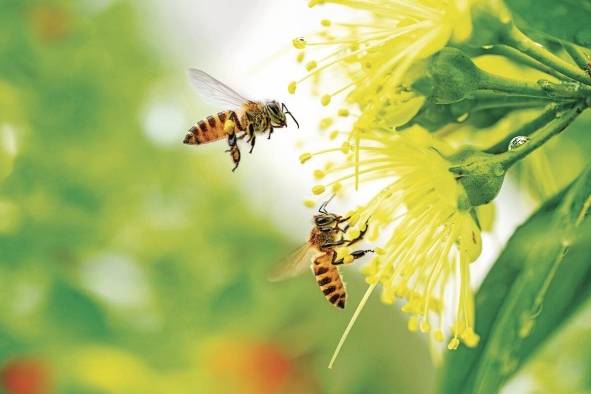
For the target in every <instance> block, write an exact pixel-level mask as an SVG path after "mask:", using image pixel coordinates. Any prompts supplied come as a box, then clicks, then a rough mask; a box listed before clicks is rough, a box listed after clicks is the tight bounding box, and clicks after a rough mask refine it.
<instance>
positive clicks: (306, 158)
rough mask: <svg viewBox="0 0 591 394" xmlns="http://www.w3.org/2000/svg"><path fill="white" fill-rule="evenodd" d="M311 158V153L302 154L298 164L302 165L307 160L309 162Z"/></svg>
mask: <svg viewBox="0 0 591 394" xmlns="http://www.w3.org/2000/svg"><path fill="white" fill-rule="evenodd" d="M311 158H312V154H311V153H308V152H306V153H302V154H301V155H300V163H301V164H304V163H305V162H307V161H308V160H310V159H311Z"/></svg>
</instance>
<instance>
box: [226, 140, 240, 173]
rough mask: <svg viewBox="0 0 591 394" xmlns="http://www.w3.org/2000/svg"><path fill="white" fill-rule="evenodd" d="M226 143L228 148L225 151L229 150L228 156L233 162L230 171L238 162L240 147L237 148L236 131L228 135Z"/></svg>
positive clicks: (234, 169)
mask: <svg viewBox="0 0 591 394" xmlns="http://www.w3.org/2000/svg"><path fill="white" fill-rule="evenodd" d="M228 145H229V146H230V149H227V150H226V152H230V156H231V157H232V161H233V162H234V168H232V172H234V171H236V169H237V168H238V164H240V149H238V144H237V140H236V133H232V134H229V135H228Z"/></svg>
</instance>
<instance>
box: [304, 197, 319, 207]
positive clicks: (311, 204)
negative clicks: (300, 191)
mask: <svg viewBox="0 0 591 394" xmlns="http://www.w3.org/2000/svg"><path fill="white" fill-rule="evenodd" d="M304 206H305V207H306V208H314V207H315V206H316V202H315V201H314V200H311V199H306V200H304Z"/></svg>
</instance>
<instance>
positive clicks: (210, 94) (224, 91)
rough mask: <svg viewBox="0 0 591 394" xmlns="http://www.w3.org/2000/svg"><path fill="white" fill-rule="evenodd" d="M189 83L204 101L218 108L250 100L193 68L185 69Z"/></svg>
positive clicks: (239, 104)
mask: <svg viewBox="0 0 591 394" xmlns="http://www.w3.org/2000/svg"><path fill="white" fill-rule="evenodd" d="M187 75H188V76H189V83H190V85H191V86H192V87H193V89H194V90H195V92H196V93H197V94H198V95H199V97H201V99H203V101H205V102H206V103H208V104H210V105H212V106H214V107H219V108H220V109H231V108H238V107H240V106H241V105H242V104H244V103H246V102H248V101H250V100H249V99H247V98H245V97H243V96H242V95H241V94H240V93H238V92H236V91H235V90H234V89H232V88H230V87H229V86H227V85H226V84H224V83H222V82H220V81H218V80H217V79H215V78H214V77H212V76H211V75H209V74H208V73H206V72H205V71H202V70H197V69H195V68H190V69H189V70H188V71H187Z"/></svg>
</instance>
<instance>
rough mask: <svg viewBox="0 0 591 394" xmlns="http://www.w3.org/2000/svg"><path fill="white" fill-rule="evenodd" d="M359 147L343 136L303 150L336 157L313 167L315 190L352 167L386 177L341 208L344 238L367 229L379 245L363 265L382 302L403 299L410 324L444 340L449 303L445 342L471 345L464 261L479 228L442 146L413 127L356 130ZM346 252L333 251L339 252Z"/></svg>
mask: <svg viewBox="0 0 591 394" xmlns="http://www.w3.org/2000/svg"><path fill="white" fill-rule="evenodd" d="M358 150H359V158H358V159H356V155H355V153H354V152H351V151H350V144H349V143H348V142H345V143H343V145H342V146H341V148H340V149H335V150H329V151H324V152H320V153H316V154H313V155H309V156H310V157H315V158H316V157H317V156H328V155H333V156H334V155H340V156H342V160H337V161H336V164H333V165H331V166H329V167H328V168H325V170H316V171H315V173H316V175H317V177H319V178H321V179H322V181H323V183H322V184H318V185H316V186H314V188H313V192H315V193H316V194H322V193H325V191H326V190H327V187H328V186H331V187H332V188H333V189H332V191H334V186H335V185H339V186H338V188H337V190H340V189H341V188H343V189H347V188H348V186H352V184H353V183H354V182H355V181H354V180H355V174H356V173H357V175H358V176H359V180H360V182H361V183H364V182H373V181H380V180H382V181H386V182H387V183H389V184H388V185H387V186H386V187H385V188H384V189H383V190H382V191H381V192H379V193H378V194H377V195H376V196H375V197H373V198H372V199H371V200H370V201H369V202H368V203H366V204H365V205H363V206H360V207H358V208H357V209H355V210H353V211H352V212H349V213H348V214H347V216H348V217H350V220H349V224H350V227H349V230H348V231H347V234H346V238H349V239H354V238H356V237H357V236H358V235H359V233H360V232H361V231H367V240H368V241H370V242H372V243H374V244H382V246H381V247H380V248H378V249H377V254H376V256H375V257H374V258H373V259H372V260H371V261H370V263H369V264H368V265H367V266H366V267H364V269H363V271H362V272H363V273H364V275H365V276H366V280H367V282H368V283H369V284H370V285H372V289H373V287H375V285H377V284H381V286H382V293H381V299H382V301H383V302H384V303H386V304H392V303H393V302H394V301H395V299H396V298H400V299H403V300H405V301H406V303H405V304H404V306H403V307H402V310H403V311H405V312H408V313H410V314H411V315H412V317H411V319H410V320H409V328H410V329H411V330H413V331H414V330H418V329H420V330H421V331H423V332H432V333H433V337H434V339H436V340H438V341H443V340H444V335H445V334H444V332H445V330H446V328H447V324H446V320H445V318H446V316H445V311H448V310H450V309H451V310H453V311H454V312H455V313H456V321H455V323H454V324H453V330H452V339H451V341H450V342H449V345H448V347H449V348H450V349H455V348H457V346H458V345H459V343H460V340H461V341H463V342H464V343H466V344H467V345H469V346H474V345H475V344H476V343H477V342H478V336H477V335H476V334H475V333H474V310H473V305H474V302H473V294H472V291H471V289H470V272H469V264H470V263H471V262H473V261H474V260H476V258H477V257H478V256H479V255H480V251H481V239H480V230H479V227H478V225H477V223H476V221H475V219H474V217H473V216H472V214H471V211H470V206H469V204H468V203H466V201H467V197H466V195H465V192H464V190H463V187H462V186H461V185H460V184H459V183H458V182H457V180H456V179H455V178H454V176H453V175H452V173H451V172H449V171H448V168H449V166H450V163H449V162H448V161H447V160H446V159H445V158H444V157H443V155H444V154H445V153H446V152H447V150H448V148H447V147H446V146H445V145H444V144H443V143H442V142H441V141H439V140H437V139H436V138H434V137H433V136H431V135H430V134H428V133H426V132H424V131H423V130H421V129H419V128H415V129H413V130H409V131H407V132H405V133H403V134H394V133H388V132H383V131H371V132H364V133H360V135H359V146H358ZM306 157H308V155H306ZM332 162H334V161H332ZM318 175H320V176H318ZM332 191H331V192H332ZM365 226H368V228H365ZM349 252H350V251H349V250H347V248H343V249H341V250H339V253H340V254H341V255H344V256H347V255H348V253H349ZM345 261H347V260H346V259H345Z"/></svg>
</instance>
